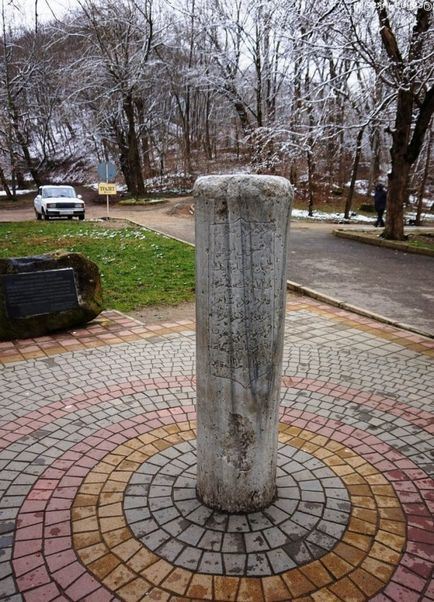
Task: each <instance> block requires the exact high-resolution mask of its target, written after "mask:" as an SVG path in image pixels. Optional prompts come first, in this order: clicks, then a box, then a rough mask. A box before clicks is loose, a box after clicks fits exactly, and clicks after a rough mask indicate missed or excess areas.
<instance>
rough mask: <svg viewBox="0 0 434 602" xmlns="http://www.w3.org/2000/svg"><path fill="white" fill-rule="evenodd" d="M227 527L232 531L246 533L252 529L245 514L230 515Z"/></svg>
mask: <svg viewBox="0 0 434 602" xmlns="http://www.w3.org/2000/svg"><path fill="white" fill-rule="evenodd" d="M227 529H228V531H230V532H232V533H246V532H248V531H250V525H249V522H248V520H247V517H246V516H244V515H243V514H239V515H237V514H233V515H231V516H229V520H228V526H227Z"/></svg>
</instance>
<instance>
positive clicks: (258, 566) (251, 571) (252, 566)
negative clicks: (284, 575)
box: [247, 553, 271, 577]
mask: <svg viewBox="0 0 434 602" xmlns="http://www.w3.org/2000/svg"><path fill="white" fill-rule="evenodd" d="M270 572H271V568H270V565H269V563H268V558H267V555H266V554H263V553H259V554H247V575H249V576H252V577H253V576H254V577H260V576H266V575H269V574H270Z"/></svg>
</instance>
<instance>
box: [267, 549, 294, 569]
mask: <svg viewBox="0 0 434 602" xmlns="http://www.w3.org/2000/svg"><path fill="white" fill-rule="evenodd" d="M267 558H268V562H269V563H270V565H271V568H272V570H273V572H274V573H275V574H279V573H283V572H284V571H288V570H290V569H293V568H295V567H296V566H297V565H296V564H295V562H294V561H293V560H292V558H290V557H289V556H288V554H287V553H286V552H285V551H284V550H282V549H280V548H279V549H276V550H270V551H269V552H267Z"/></svg>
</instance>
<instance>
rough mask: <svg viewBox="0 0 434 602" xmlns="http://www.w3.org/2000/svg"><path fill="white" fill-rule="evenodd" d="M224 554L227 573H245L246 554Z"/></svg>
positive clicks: (240, 574) (233, 574)
mask: <svg viewBox="0 0 434 602" xmlns="http://www.w3.org/2000/svg"><path fill="white" fill-rule="evenodd" d="M222 556H223V565H224V569H225V574H226V575H232V576H236V575H239V576H242V575H244V572H245V566H246V562H247V556H246V555H245V554H223V555H222Z"/></svg>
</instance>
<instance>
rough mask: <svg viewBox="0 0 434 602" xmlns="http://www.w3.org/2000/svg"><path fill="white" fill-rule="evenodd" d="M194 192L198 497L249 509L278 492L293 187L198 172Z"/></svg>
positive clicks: (215, 504)
mask: <svg viewBox="0 0 434 602" xmlns="http://www.w3.org/2000/svg"><path fill="white" fill-rule="evenodd" d="M193 192H194V196H195V198H196V274H197V275H196V320H197V325H196V327H197V370H196V372H197V418H198V428H197V470H198V474H197V493H198V496H199V498H200V499H201V500H202V501H203V502H204V503H205V504H206V505H208V506H210V507H212V508H216V509H219V510H222V511H225V512H254V511H255V510H259V509H260V508H265V507H266V506H268V505H269V504H270V503H271V502H272V500H273V498H274V496H275V491H276V457H277V434H278V433H277V430H278V409H279V392H280V378H281V367H282V348H283V330H284V317H285V301H286V255H287V233H288V226H289V217H290V202H291V200H292V189H291V186H290V184H289V182H288V181H287V180H286V179H284V178H280V177H275V176H256V175H252V176H249V175H231V176H206V177H202V178H199V179H198V180H197V182H196V184H195V186H194V191H193Z"/></svg>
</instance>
